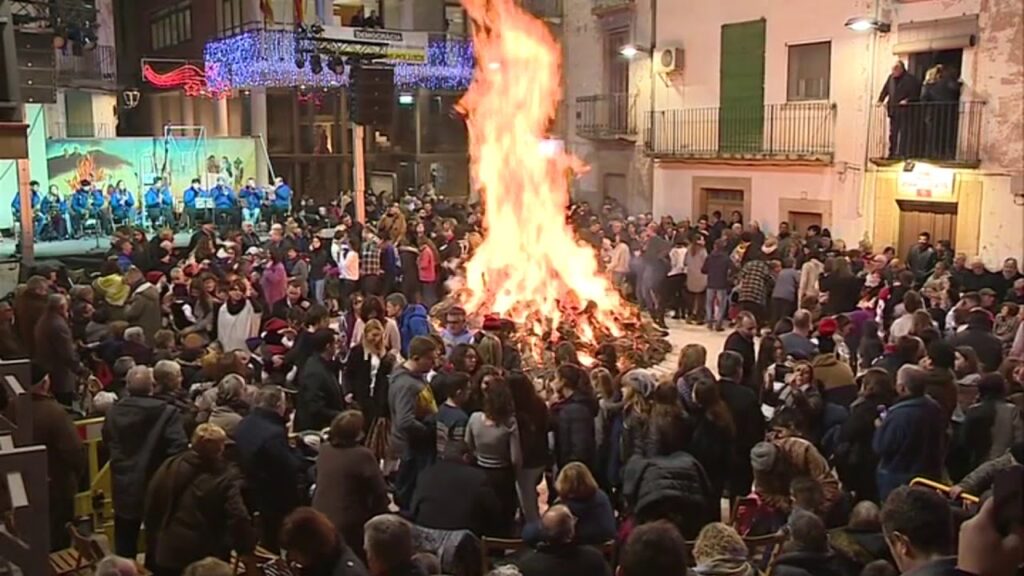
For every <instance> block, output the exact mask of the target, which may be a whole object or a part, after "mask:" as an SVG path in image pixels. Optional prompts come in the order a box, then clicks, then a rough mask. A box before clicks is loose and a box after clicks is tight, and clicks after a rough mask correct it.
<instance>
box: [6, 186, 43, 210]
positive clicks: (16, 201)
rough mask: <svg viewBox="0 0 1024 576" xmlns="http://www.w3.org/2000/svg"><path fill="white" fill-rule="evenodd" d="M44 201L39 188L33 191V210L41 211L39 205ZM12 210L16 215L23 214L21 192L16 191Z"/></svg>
mask: <svg viewBox="0 0 1024 576" xmlns="http://www.w3.org/2000/svg"><path fill="white" fill-rule="evenodd" d="M41 202H42V198H40V196H39V191H38V190H33V191H32V210H34V211H35V212H39V206H40V203H41ZM11 211H13V212H14V215H15V216H21V194H19V193H15V194H14V199H13V200H11Z"/></svg>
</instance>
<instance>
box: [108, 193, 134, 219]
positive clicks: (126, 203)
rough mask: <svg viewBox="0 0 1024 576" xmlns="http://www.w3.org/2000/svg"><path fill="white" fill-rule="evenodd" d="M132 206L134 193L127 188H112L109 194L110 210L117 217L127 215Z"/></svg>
mask: <svg viewBox="0 0 1024 576" xmlns="http://www.w3.org/2000/svg"><path fill="white" fill-rule="evenodd" d="M132 206H135V198H134V194H132V193H131V192H129V191H127V190H114V193H113V194H111V196H110V211H111V212H112V213H113V214H114V216H117V217H118V218H121V217H124V216H127V215H128V212H129V211H130V210H131V208H132Z"/></svg>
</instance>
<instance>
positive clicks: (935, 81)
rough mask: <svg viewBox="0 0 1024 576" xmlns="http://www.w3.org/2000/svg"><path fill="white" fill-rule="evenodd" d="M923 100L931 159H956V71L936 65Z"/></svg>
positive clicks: (929, 78) (927, 80) (923, 90)
mask: <svg viewBox="0 0 1024 576" xmlns="http://www.w3.org/2000/svg"><path fill="white" fill-rule="evenodd" d="M921 101H922V102H924V109H925V114H924V123H925V138H926V140H925V146H924V150H925V153H926V155H927V157H928V158H934V159H937V160H949V159H953V158H955V157H956V135H957V125H958V121H959V116H960V114H959V106H958V103H959V101H960V80H958V79H957V78H956V75H955V73H953V71H952V70H947V69H946V68H945V67H943V65H942V64H936V65H935V66H933V67H932V68H931V69H929V70H928V72H927V74H925V77H924V86H923V87H922V88H921Z"/></svg>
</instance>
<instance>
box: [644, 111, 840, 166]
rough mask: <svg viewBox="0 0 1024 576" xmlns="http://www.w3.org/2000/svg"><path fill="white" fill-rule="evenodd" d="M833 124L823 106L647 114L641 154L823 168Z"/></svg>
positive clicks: (832, 113)
mask: <svg viewBox="0 0 1024 576" xmlns="http://www.w3.org/2000/svg"><path fill="white" fill-rule="evenodd" d="M835 120H836V106H835V104H833V103H829V102H804V103H787V104H766V105H762V106H756V107H744V106H725V107H707V108H690V109H684V110H659V111H654V112H650V113H648V116H647V133H646V135H645V139H644V150H645V152H646V153H647V154H648V155H649V156H651V157H654V158H662V159H677V160H690V161H737V160H739V161H744V160H746V161H759V162H796V163H814V164H827V163H831V162H832V157H833V153H834V151H835Z"/></svg>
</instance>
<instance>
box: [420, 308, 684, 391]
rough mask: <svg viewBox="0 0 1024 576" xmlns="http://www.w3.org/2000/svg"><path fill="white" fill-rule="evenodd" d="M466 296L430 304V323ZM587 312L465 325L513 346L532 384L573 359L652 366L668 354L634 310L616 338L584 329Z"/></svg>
mask: <svg viewBox="0 0 1024 576" xmlns="http://www.w3.org/2000/svg"><path fill="white" fill-rule="evenodd" d="M465 296H466V293H465V292H463V291H457V292H455V293H454V294H453V295H452V296H450V297H449V298H447V299H446V300H444V301H443V302H441V303H439V304H437V305H436V306H434V307H433V308H432V309H431V310H430V316H431V319H432V320H433V323H434V325H435V326H442V325H443V323H444V319H445V317H446V315H447V313H448V311H449V310H450V309H451V308H453V307H454V306H459V307H462V306H463V303H462V302H461V301H460V299H461V298H464V297H465ZM626 306H630V305H628V304H626ZM592 312H593V306H587V307H584V308H583V309H582V310H575V311H573V310H564V311H563V314H562V316H561V321H560V322H558V323H557V324H554V323H553V322H551V320H550V319H547V320H545V319H542V318H539V317H536V318H533V319H528V320H527V321H524V322H514V321H512V320H508V319H505V318H498V317H496V316H487V317H476V318H471V319H469V324H470V325H471V326H474V327H475V328H478V329H480V330H482V331H483V332H484V334H485V335H490V336H493V337H495V338H497V339H498V340H499V341H501V342H502V343H505V344H507V345H509V346H512V347H514V348H515V349H516V350H517V351H518V352H519V354H520V355H521V356H522V367H523V371H524V372H525V373H526V374H527V375H529V376H530V377H531V378H533V379H535V380H536V379H541V380H544V381H548V380H550V379H552V378H553V375H554V371H555V369H556V368H557V367H558V365H559V364H561V363H562V362H564V361H566V360H567V359H569V358H572V357H575V358H577V359H578V360H579V361H580V363H581V364H583V365H584V366H585V367H591V366H593V367H596V366H597V365H599V364H605V365H607V364H608V363H609V362H610V361H611V360H610V359H611V358H615V359H617V361H618V364H619V365H620V366H627V367H630V368H653V367H654V366H657V365H659V364H661V363H662V362H664V361H665V358H666V357H667V356H668V354H669V352H670V351H671V350H672V346H671V344H669V342H668V340H667V339H666V338H665V337H664V336H663V334H664V332H663V331H662V330H661V329H660V328H658V327H657V326H655V325H654V323H653V322H651V321H650V320H646V319H644V318H642V317H641V316H640V314H639V313H638V311H636V310H632V314H631V315H630V317H629V318H628V319H625V320H623V321H622V322H621V324H619V327H620V328H621V331H620V332H617V333H615V334H613V333H611V332H608V331H606V330H597V331H593V330H591V329H590V328H587V327H588V326H594V325H596V323H595V322H594V319H593V318H592V317H589V316H588V315H589V314H591V313H592ZM612 352H614V354H613V353H612Z"/></svg>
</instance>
